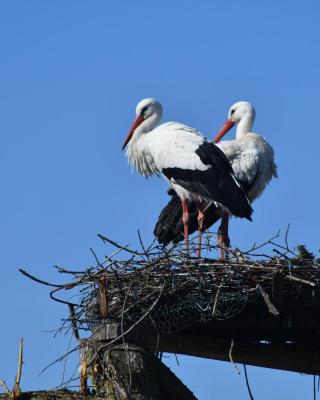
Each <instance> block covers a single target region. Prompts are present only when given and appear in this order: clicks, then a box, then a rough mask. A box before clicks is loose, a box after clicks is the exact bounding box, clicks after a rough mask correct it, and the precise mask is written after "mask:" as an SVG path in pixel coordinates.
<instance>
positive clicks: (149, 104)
mask: <svg viewBox="0 0 320 400" xmlns="http://www.w3.org/2000/svg"><path fill="white" fill-rule="evenodd" d="M161 117H162V106H161V104H160V103H159V102H158V101H157V100H154V99H151V98H147V99H143V100H141V101H140V102H139V103H138V105H137V107H136V119H135V120H134V122H133V124H132V126H131V128H130V131H129V133H128V136H127V137H126V140H125V141H124V144H123V146H122V150H124V149H125V148H126V146H127V144H128V143H129V142H130V140H131V138H132V136H133V135H134V133H135V130H136V129H137V128H138V126H140V125H142V124H143V125H144V132H149V131H150V130H152V129H153V128H154V127H155V125H156V124H157V123H158V122H159V121H160V119H161Z"/></svg>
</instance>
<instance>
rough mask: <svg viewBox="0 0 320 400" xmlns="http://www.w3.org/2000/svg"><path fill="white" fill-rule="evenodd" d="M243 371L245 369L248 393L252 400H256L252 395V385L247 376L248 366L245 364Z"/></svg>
mask: <svg viewBox="0 0 320 400" xmlns="http://www.w3.org/2000/svg"><path fill="white" fill-rule="evenodd" d="M243 369H244V376H245V378H246V385H247V389H248V393H249V396H250V400H254V397H253V395H252V392H251V389H250V385H249V380H248V374H247V366H246V364H243Z"/></svg>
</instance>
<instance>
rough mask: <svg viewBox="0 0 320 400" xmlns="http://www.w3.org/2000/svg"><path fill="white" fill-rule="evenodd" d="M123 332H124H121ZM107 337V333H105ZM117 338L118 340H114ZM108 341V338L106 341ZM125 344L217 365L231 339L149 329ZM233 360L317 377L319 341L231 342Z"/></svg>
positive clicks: (102, 338) (224, 357) (226, 355)
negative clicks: (182, 355) (210, 361)
mask: <svg viewBox="0 0 320 400" xmlns="http://www.w3.org/2000/svg"><path fill="white" fill-rule="evenodd" d="M124 331H125V329H124ZM104 332H106V329H100V330H99V329H97V330H96V331H95V335H94V336H93V337H92V339H94V340H98V341H105V340H106V336H105V335H104ZM108 332H109V333H110V330H109V331H108ZM113 334H114V335H119V334H120V329H119V327H118V328H117V329H116V328H115V326H113ZM115 337H117V336H115ZM110 339H111V337H110V335H109V337H108V340H110ZM125 339H126V341H128V342H134V343H137V344H140V345H143V346H145V347H147V348H148V349H150V350H151V351H161V352H166V353H176V354H184V355H189V356H196V357H203V358H209V359H215V360H220V361H229V350H230V345H231V340H232V338H231V337H227V338H221V337H220V338H218V337H203V336H195V335H192V336H191V335H182V334H158V333H157V332H156V331H155V330H152V329H149V328H143V329H142V328H141V329H134V330H133V331H131V332H130V333H129V334H127V335H125ZM232 358H233V360H234V362H235V363H240V364H248V365H254V366H258V367H264V368H274V369H281V370H286V371H294V372H300V373H305V374H312V375H319V374H320V349H319V340H318V338H316V337H315V340H314V342H312V341H311V342H310V340H309V341H306V344H305V345H297V344H279V343H277V344H272V343H252V342H246V341H244V340H242V341H237V339H234V346H233V351H232Z"/></svg>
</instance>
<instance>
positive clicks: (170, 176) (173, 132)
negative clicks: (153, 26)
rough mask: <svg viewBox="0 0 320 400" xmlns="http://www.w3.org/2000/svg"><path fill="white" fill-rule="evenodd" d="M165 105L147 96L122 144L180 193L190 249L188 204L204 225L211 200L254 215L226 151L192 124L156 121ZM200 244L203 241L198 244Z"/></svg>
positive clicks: (146, 172)
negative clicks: (192, 206)
mask: <svg viewBox="0 0 320 400" xmlns="http://www.w3.org/2000/svg"><path fill="white" fill-rule="evenodd" d="M161 117H162V106H161V104H160V103H159V102H158V101H156V100H154V99H150V98H148V99H144V100H141V101H140V102H139V104H138V105H137V108H136V119H135V121H134V123H133V125H132V127H131V129H130V131H129V133H128V136H127V138H126V140H125V142H124V144H123V147H122V149H125V148H126V147H127V157H128V160H129V163H130V164H132V165H133V166H134V167H135V168H136V169H137V170H138V172H140V174H142V175H143V176H144V177H146V178H148V177H149V176H152V175H163V176H164V177H165V178H166V179H167V181H168V182H169V184H170V186H171V187H172V189H173V190H174V191H175V193H176V194H177V196H178V197H179V199H180V202H181V207H182V224H183V237H184V239H185V242H186V250H187V253H189V241H188V234H189V230H188V225H189V204H190V203H194V204H196V209H197V224H198V226H199V230H200V232H202V230H203V219H204V208H205V207H206V206H207V205H208V204H211V203H214V204H215V205H216V206H217V207H219V208H221V209H222V210H224V211H228V212H230V213H232V214H233V215H236V216H238V217H241V218H247V219H249V220H251V214H252V208H251V205H250V201H249V200H248V198H247V196H246V194H245V192H244V190H243V189H242V186H241V185H240V184H239V182H238V181H237V179H236V178H235V175H234V172H233V170H232V167H231V165H230V163H229V161H228V159H227V158H226V156H225V155H224V153H223V152H222V151H221V150H220V149H219V148H218V147H217V146H216V145H214V144H213V143H210V142H209V141H208V140H207V139H206V138H205V137H204V136H203V135H202V134H201V133H200V132H198V131H197V130H196V129H194V128H190V127H189V126H186V125H183V124H180V123H177V122H167V123H165V124H162V125H159V126H157V127H156V125H157V124H158V122H159V121H160V119H161ZM199 248H200V247H199Z"/></svg>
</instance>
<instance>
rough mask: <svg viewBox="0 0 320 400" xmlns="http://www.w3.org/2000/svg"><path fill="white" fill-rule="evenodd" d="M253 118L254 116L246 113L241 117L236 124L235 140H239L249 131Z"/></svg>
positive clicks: (251, 113)
mask: <svg viewBox="0 0 320 400" xmlns="http://www.w3.org/2000/svg"><path fill="white" fill-rule="evenodd" d="M254 117H255V116H254V113H253V112H247V113H246V114H244V115H243V117H242V118H241V120H240V121H239V122H238V126H237V132H236V139H240V138H241V137H243V136H244V135H246V134H247V133H248V132H250V131H251V128H252V125H253V123H254Z"/></svg>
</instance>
